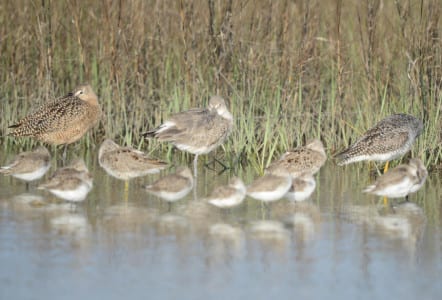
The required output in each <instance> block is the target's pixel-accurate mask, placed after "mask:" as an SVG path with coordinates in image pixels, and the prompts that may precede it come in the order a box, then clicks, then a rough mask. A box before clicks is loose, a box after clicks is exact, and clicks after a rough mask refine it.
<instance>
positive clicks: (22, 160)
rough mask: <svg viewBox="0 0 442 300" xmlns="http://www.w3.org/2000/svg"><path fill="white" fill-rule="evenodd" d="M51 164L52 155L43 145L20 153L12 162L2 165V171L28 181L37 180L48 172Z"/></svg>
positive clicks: (4, 173) (0, 171)
mask: <svg viewBox="0 0 442 300" xmlns="http://www.w3.org/2000/svg"><path fill="white" fill-rule="evenodd" d="M50 166H51V155H50V154H49V151H48V149H46V148H45V147H43V146H40V147H37V148H36V149H34V150H33V151H28V152H22V153H19V154H18V155H17V156H16V157H15V158H14V159H13V160H12V162H11V163H9V164H8V165H6V166H3V167H1V169H0V173H1V174H3V175H11V176H12V177H15V178H18V179H21V180H24V181H26V188H28V182H30V181H34V180H37V179H39V178H41V177H43V176H44V174H46V172H47V171H48V170H49V167H50Z"/></svg>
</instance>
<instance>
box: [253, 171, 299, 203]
mask: <svg viewBox="0 0 442 300" xmlns="http://www.w3.org/2000/svg"><path fill="white" fill-rule="evenodd" d="M291 185H292V177H291V176H290V174H288V173H287V171H286V173H285V174H282V173H278V174H271V173H268V174H265V175H264V176H262V177H259V178H258V179H256V180H255V181H253V182H252V183H251V184H250V185H249V186H248V187H247V195H249V196H250V197H252V198H254V199H257V200H260V201H263V202H272V201H276V200H278V199H281V198H282V197H283V196H284V195H285V194H287V192H288V190H289V189H290V187H291Z"/></svg>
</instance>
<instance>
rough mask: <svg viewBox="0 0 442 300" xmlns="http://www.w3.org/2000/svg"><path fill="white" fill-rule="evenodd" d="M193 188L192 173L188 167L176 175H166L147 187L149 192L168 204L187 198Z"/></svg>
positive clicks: (177, 171) (180, 168)
mask: <svg viewBox="0 0 442 300" xmlns="http://www.w3.org/2000/svg"><path fill="white" fill-rule="evenodd" d="M192 188H193V177H192V172H191V171H190V169H189V168H187V167H179V168H178V169H177V170H176V173H175V174H169V175H166V176H164V177H162V178H160V179H158V180H157V181H155V182H154V183H152V184H150V185H147V186H146V187H145V189H146V191H147V192H149V193H151V194H153V195H155V196H157V197H160V198H162V199H164V200H166V201H168V202H175V201H177V200H179V199H181V198H183V197H185V196H186V195H187V194H188V193H189V192H190V191H191V190H192Z"/></svg>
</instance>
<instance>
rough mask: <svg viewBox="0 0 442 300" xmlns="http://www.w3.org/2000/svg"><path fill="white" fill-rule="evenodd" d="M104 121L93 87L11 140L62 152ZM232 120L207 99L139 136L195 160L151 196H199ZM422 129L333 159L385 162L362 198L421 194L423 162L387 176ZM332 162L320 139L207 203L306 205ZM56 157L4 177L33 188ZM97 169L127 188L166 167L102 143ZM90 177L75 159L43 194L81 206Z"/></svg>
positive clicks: (399, 123) (405, 129) (402, 118)
mask: <svg viewBox="0 0 442 300" xmlns="http://www.w3.org/2000/svg"><path fill="white" fill-rule="evenodd" d="M101 115H102V112H101V107H100V105H99V102H98V97H97V96H96V94H95V92H94V91H93V89H92V87H91V86H90V85H87V84H86V85H80V86H79V87H77V88H75V89H74V90H73V91H72V92H71V93H69V94H67V95H66V96H64V97H61V98H59V99H56V100H54V101H51V102H48V103H47V104H44V105H42V106H40V107H38V108H37V109H36V110H35V111H34V112H33V113H31V114H29V115H27V116H25V117H24V118H22V119H20V120H19V121H17V122H16V123H15V124H13V125H11V126H10V129H11V131H10V132H9V133H8V135H9V136H13V137H31V138H34V139H36V140H38V141H41V142H43V143H46V144H50V145H65V149H64V152H63V161H64V159H65V157H66V147H67V145H68V144H71V143H74V142H76V141H78V140H79V139H80V138H81V137H82V136H84V135H85V134H86V133H87V132H88V131H89V130H90V129H91V128H93V127H94V126H95V125H96V124H97V123H98V122H99V120H100V118H101ZM233 123H234V118H233V116H232V114H231V113H230V112H229V110H228V108H227V105H226V103H225V100H224V99H223V98H222V97H220V96H213V97H211V98H210V100H209V103H208V106H207V108H205V109H198V108H197V109H190V110H187V111H183V112H179V113H176V114H174V115H172V116H170V117H169V119H167V120H166V121H165V122H164V123H163V124H161V125H159V126H158V127H157V128H155V129H152V130H149V131H147V132H145V133H143V134H142V136H143V137H144V138H145V139H157V140H158V141H160V142H168V143H171V144H172V145H174V146H175V147H176V148H178V149H179V150H182V151H186V152H188V153H191V154H194V155H195V157H194V163H193V174H192V172H191V170H190V169H189V168H188V167H185V166H180V167H177V168H176V172H175V173H172V174H168V175H166V176H164V177H161V178H159V179H158V180H156V181H155V182H153V183H152V184H149V185H146V186H145V187H144V189H145V191H146V192H147V193H150V194H152V195H155V196H157V197H159V198H162V199H164V200H165V201H168V202H169V203H170V202H175V201H177V200H179V199H181V198H183V197H185V196H186V195H187V194H188V193H189V192H190V191H191V190H192V189H195V185H196V177H197V163H198V156H199V155H201V154H207V153H210V152H211V151H213V150H214V149H216V148H217V147H218V146H220V145H222V144H223V143H224V141H225V140H226V139H227V138H228V137H229V135H230V134H231V132H232V130H233ZM422 130H423V123H422V121H421V120H419V119H417V118H415V117H414V116H411V115H407V114H394V115H391V116H388V117H386V118H384V119H383V120H381V121H380V122H378V123H377V124H376V125H375V126H374V127H372V128H370V129H369V130H367V131H366V132H365V133H364V134H363V135H362V136H361V137H360V138H359V139H357V140H356V142H355V143H353V144H351V145H350V146H349V147H348V148H347V149H345V150H343V151H342V152H340V153H338V154H337V155H335V156H334V158H335V159H336V161H337V163H338V165H346V164H350V163H354V162H359V161H380V162H386V165H385V168H384V173H383V174H382V175H381V176H379V177H378V178H377V179H376V181H375V182H374V183H373V184H372V185H369V186H368V187H366V188H365V189H364V190H363V192H366V193H371V194H374V195H378V196H385V197H390V198H402V197H406V199H408V195H409V194H410V193H414V192H416V191H417V190H419V189H420V188H421V187H422V186H423V184H424V182H425V179H426V177H427V175H428V172H427V169H426V168H425V165H424V164H423V163H422V161H421V160H420V159H419V158H412V159H410V161H409V162H408V164H401V165H399V166H397V167H396V168H394V169H391V170H389V171H388V163H389V161H391V160H394V159H397V158H400V157H402V156H403V155H404V154H406V153H407V152H408V151H410V149H411V148H412V145H413V143H414V141H415V140H416V138H417V137H418V136H419V135H420V134H421V133H422ZM326 160H327V155H326V153H325V149H324V145H323V144H322V142H321V141H320V140H319V139H313V140H311V141H308V142H307V143H306V145H305V146H301V147H298V148H295V149H292V150H288V151H287V152H286V153H284V154H283V155H282V156H281V157H280V158H279V159H277V160H275V161H273V162H272V163H270V165H269V166H268V167H267V168H266V169H265V172H264V175H263V176H261V177H258V178H255V180H254V181H253V182H251V183H250V184H249V185H248V186H246V185H245V184H244V182H243V181H242V180H241V178H238V177H233V178H231V180H230V182H229V183H228V184H227V185H225V186H219V187H216V188H215V189H214V190H213V191H212V192H211V193H210V195H208V196H207V197H206V198H205V200H206V201H207V203H209V204H211V205H213V206H216V207H219V208H221V209H223V208H228V209H230V208H232V207H235V206H238V205H240V204H241V203H242V202H243V201H244V199H245V197H246V195H248V196H250V197H251V198H254V199H257V200H259V201H262V202H264V203H267V202H272V201H276V200H279V199H281V198H284V197H285V198H287V199H288V200H291V201H296V202H297V201H304V200H306V199H308V198H309V197H310V195H311V194H312V193H313V192H314V190H315V188H316V181H315V178H314V175H315V174H316V173H317V172H318V171H319V170H320V168H321V167H322V166H323V165H324V164H325V162H326ZM50 161H51V155H50V153H49V151H48V150H47V149H46V148H45V147H44V146H39V147H37V148H36V149H35V150H33V151H29V152H22V153H19V154H18V155H17V156H16V157H15V158H14V159H13V160H12V161H11V162H10V163H9V164H7V165H5V166H3V167H1V168H0V173H2V174H4V175H11V176H13V177H15V178H18V179H21V180H24V181H25V182H26V184H27V188H28V184H29V182H32V181H35V180H38V179H40V178H42V177H43V176H44V175H45V173H46V172H47V171H48V170H49V168H50ZM98 162H99V165H100V166H101V167H102V168H103V169H104V170H105V171H106V172H107V174H109V175H111V176H113V177H115V178H118V179H120V180H124V181H125V182H126V184H125V189H126V190H127V189H128V182H129V180H130V179H132V178H135V177H140V176H145V175H147V174H156V173H159V172H160V171H161V170H164V169H166V168H167V167H169V166H168V164H167V163H166V162H164V161H162V160H160V159H156V158H151V157H149V156H148V155H147V154H146V153H144V152H142V151H139V150H137V149H134V148H131V147H122V146H120V145H118V144H116V143H115V142H114V141H112V140H111V139H105V140H104V141H103V142H102V144H101V146H100V148H99V151H98ZM92 181H93V178H92V176H91V174H90V173H89V171H88V169H87V167H86V164H85V162H84V160H83V159H81V158H76V159H74V160H72V161H71V163H70V164H68V165H67V166H65V167H62V168H59V169H57V170H56V171H55V172H54V173H53V175H52V176H51V177H50V178H49V179H48V180H47V181H46V182H44V183H42V184H40V185H39V186H38V189H43V190H47V191H49V192H50V193H52V194H54V195H55V196H57V197H59V198H62V199H64V200H67V201H71V202H81V201H83V200H85V199H86V198H87V194H88V193H89V192H90V190H91V189H92V186H93V184H92Z"/></svg>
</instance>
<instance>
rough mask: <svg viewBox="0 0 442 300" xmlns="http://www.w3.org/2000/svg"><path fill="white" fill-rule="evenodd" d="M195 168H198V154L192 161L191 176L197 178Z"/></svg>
mask: <svg viewBox="0 0 442 300" xmlns="http://www.w3.org/2000/svg"><path fill="white" fill-rule="evenodd" d="M197 168H198V154H195V158H194V159H193V176H194V177H195V179H196V177H197V171H198V170H197Z"/></svg>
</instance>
